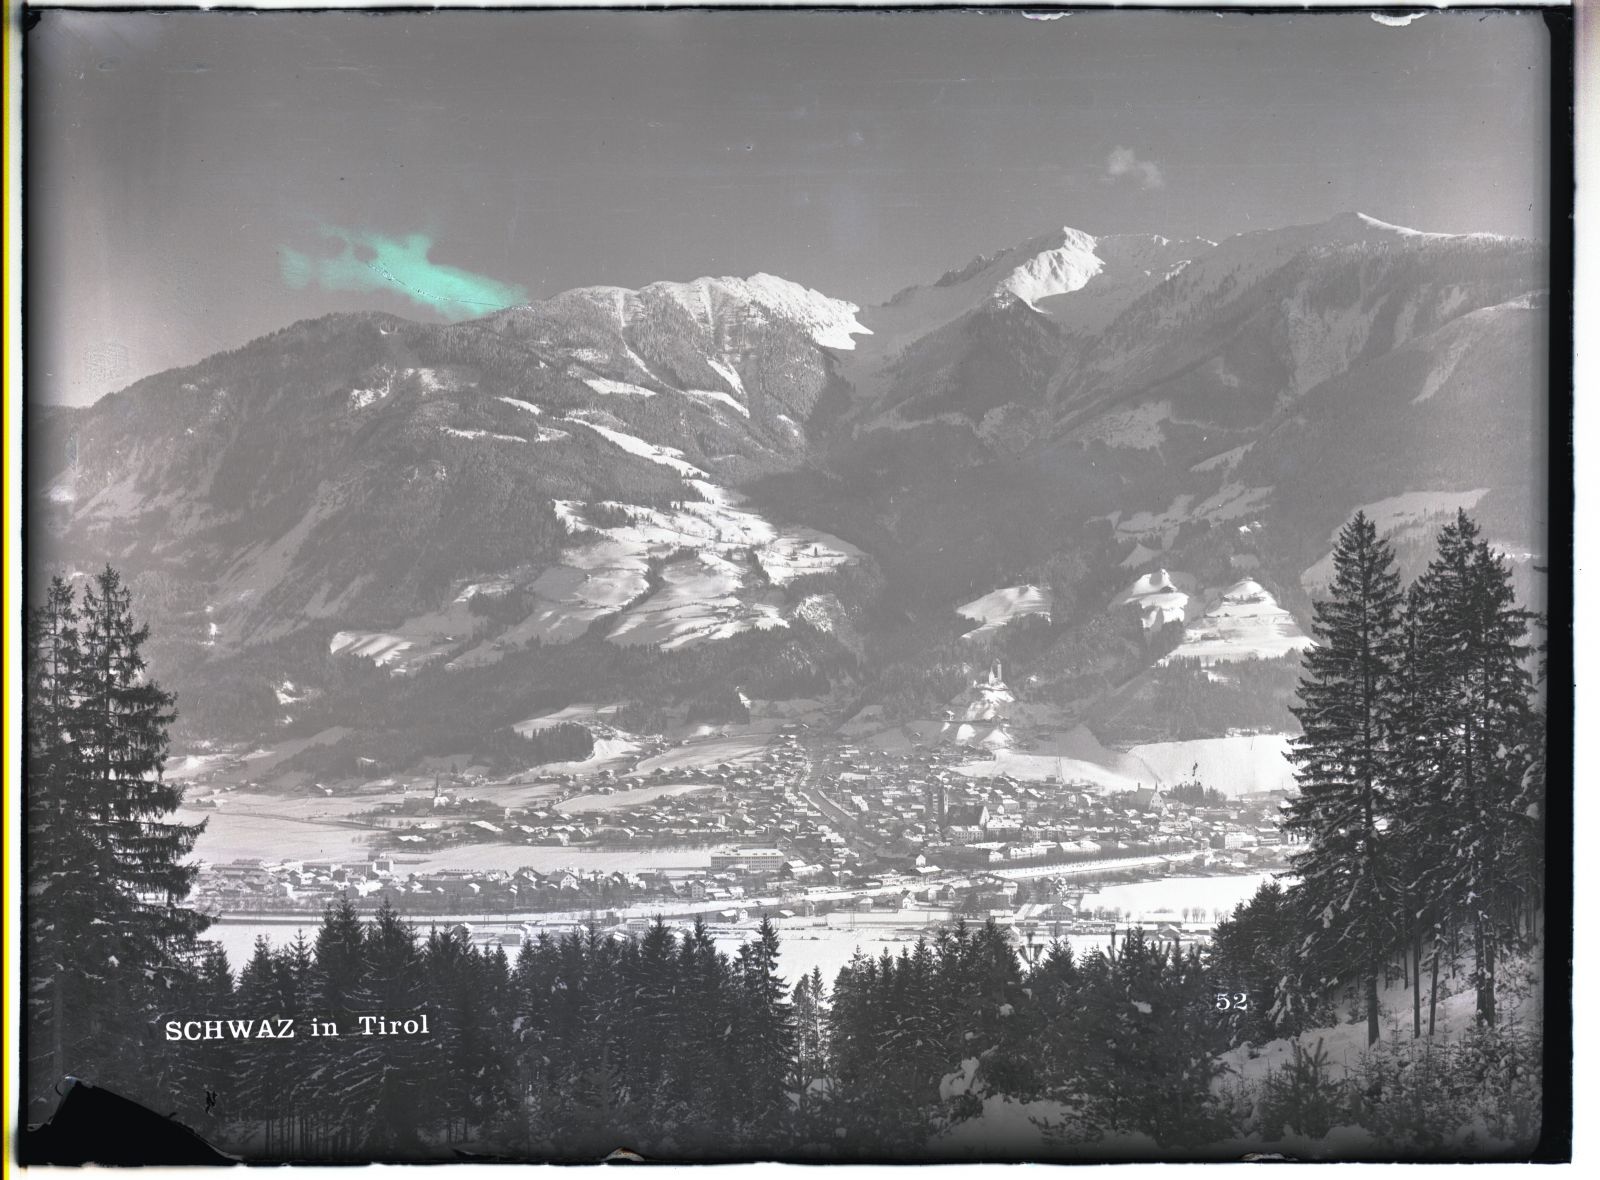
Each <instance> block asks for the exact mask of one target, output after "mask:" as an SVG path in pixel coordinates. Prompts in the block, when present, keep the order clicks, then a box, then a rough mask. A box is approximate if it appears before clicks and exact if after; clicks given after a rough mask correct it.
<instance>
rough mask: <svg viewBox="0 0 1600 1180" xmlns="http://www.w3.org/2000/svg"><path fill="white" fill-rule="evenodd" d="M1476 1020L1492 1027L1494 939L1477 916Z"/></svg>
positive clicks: (1481, 917) (1481, 916)
mask: <svg viewBox="0 0 1600 1180" xmlns="http://www.w3.org/2000/svg"><path fill="white" fill-rule="evenodd" d="M1477 921H1478V932H1477V934H1478V947H1477V950H1478V1019H1479V1020H1481V1021H1483V1023H1485V1024H1487V1025H1488V1026H1489V1027H1490V1028H1493V1027H1494V1018H1495V1011H1494V937H1493V935H1492V934H1491V933H1490V932H1489V931H1487V930H1485V929H1484V925H1485V923H1484V920H1483V915H1482V914H1481V913H1480V914H1479V915H1478V919H1477Z"/></svg>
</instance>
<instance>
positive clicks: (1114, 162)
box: [1106, 147, 1166, 188]
mask: <svg viewBox="0 0 1600 1180" xmlns="http://www.w3.org/2000/svg"><path fill="white" fill-rule="evenodd" d="M1124 176H1127V177H1131V178H1133V179H1135V180H1137V181H1138V182H1139V187H1140V188H1160V187H1161V186H1162V185H1163V184H1164V183H1166V182H1165V181H1164V180H1163V179H1162V176H1161V168H1160V166H1159V165H1158V164H1157V163H1156V162H1155V161H1154V160H1141V159H1140V158H1139V157H1138V156H1137V155H1136V154H1135V153H1134V150H1133V149H1132V148H1126V147H1114V148H1112V149H1111V155H1110V156H1108V157H1106V179H1107V180H1111V181H1115V180H1121V179H1122V178H1123V177H1124Z"/></svg>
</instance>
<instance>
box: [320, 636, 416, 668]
mask: <svg viewBox="0 0 1600 1180" xmlns="http://www.w3.org/2000/svg"><path fill="white" fill-rule="evenodd" d="M413 646H415V644H414V642H413V641H412V640H410V639H407V638H406V637H405V636H403V635H395V634H392V633H389V632H383V631H335V632H334V634H333V638H332V639H330V640H329V641H328V654H329V655H333V656H337V655H352V656H361V657H363V658H365V659H369V660H371V661H372V662H373V663H374V664H377V665H378V667H380V668H383V667H387V666H389V665H391V664H396V665H398V664H400V663H401V662H402V660H403V658H404V656H405V654H406V652H408V651H410V650H411V649H412V647H413Z"/></svg>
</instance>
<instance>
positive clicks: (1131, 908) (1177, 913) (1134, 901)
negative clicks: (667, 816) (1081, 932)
mask: <svg viewBox="0 0 1600 1180" xmlns="http://www.w3.org/2000/svg"><path fill="white" fill-rule="evenodd" d="M1271 879H1272V874H1271V873H1244V874H1240V875H1239V876H1217V877H1161V878H1159V879H1157V880H1154V881H1133V882H1130V883H1129V884H1126V885H1107V886H1106V887H1105V888H1103V889H1101V890H1099V891H1098V892H1095V893H1090V894H1086V895H1085V896H1084V899H1083V908H1084V909H1085V910H1091V911H1092V910H1097V909H1106V910H1120V911H1121V912H1122V917H1121V918H1120V919H1119V920H1120V921H1125V922H1159V921H1171V920H1174V919H1175V918H1181V917H1182V915H1183V911H1184V910H1196V909H1198V910H1204V911H1205V912H1206V914H1207V917H1208V918H1210V917H1211V916H1213V915H1217V916H1221V917H1227V916H1228V915H1230V914H1232V913H1233V907H1234V906H1236V905H1238V904H1239V903H1240V902H1241V901H1249V900H1250V898H1252V897H1254V896H1255V892H1256V890H1257V889H1259V888H1261V886H1262V884H1263V883H1264V882H1266V881H1270V880H1271Z"/></svg>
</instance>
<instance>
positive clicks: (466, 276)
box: [279, 225, 528, 320]
mask: <svg viewBox="0 0 1600 1180" xmlns="http://www.w3.org/2000/svg"><path fill="white" fill-rule="evenodd" d="M322 234H323V236H324V237H327V238H332V239H334V240H335V241H341V242H343V243H344V250H343V251H342V252H341V253H339V254H337V255H335V256H334V257H332V258H312V257H311V256H310V255H307V254H302V253H301V252H300V251H298V250H291V249H289V248H288V247H284V248H283V249H281V250H280V251H279V268H280V270H281V271H282V273H283V281H284V282H285V283H286V284H288V285H289V286H290V287H293V288H294V289H295V290H302V289H304V288H306V287H309V286H312V285H315V286H316V287H317V288H319V289H320V290H323V291H393V292H395V293H397V294H400V295H403V296H405V297H406V298H407V299H409V300H411V302H413V303H415V304H417V305H418V306H419V307H427V308H430V309H432V310H433V311H436V312H438V313H439V314H440V315H443V316H445V317H446V318H448V319H452V320H462V319H468V318H470V317H472V316H480V315H487V314H489V313H490V312H492V311H499V310H500V309H501V308H503V307H513V306H515V305H517V304H519V303H526V302H527V301H528V292H527V289H526V288H524V287H520V286H517V285H515V284H511V283H502V282H499V281H497V280H495V279H491V278H488V277H487V276H485V275H479V274H473V273H472V272H471V271H469V270H461V269H460V268H458V267H454V266H445V265H442V264H441V263H437V262H434V261H432V260H430V259H429V258H428V253H429V251H431V250H432V249H433V239H432V238H430V237H428V236H427V235H426V234H411V235H410V236H408V237H405V238H388V237H384V236H383V235H382V234H376V233H369V232H367V231H364V230H348V229H340V228H339V227H338V226H332V225H325V226H323V227H322Z"/></svg>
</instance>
